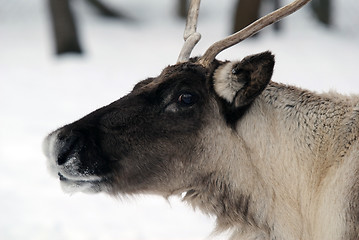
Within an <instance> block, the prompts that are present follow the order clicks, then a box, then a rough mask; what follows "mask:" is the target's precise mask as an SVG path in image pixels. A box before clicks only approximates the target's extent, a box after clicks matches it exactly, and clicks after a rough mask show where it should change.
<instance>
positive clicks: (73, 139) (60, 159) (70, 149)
mask: <svg viewBox="0 0 359 240" xmlns="http://www.w3.org/2000/svg"><path fill="white" fill-rule="evenodd" d="M58 140H59V142H60V144H59V145H60V149H59V153H58V155H57V164H58V165H63V164H65V163H66V162H67V161H68V160H69V159H71V157H74V156H75V154H76V153H78V152H79V151H80V149H81V137H80V136H79V134H76V133H73V132H71V133H69V134H68V135H65V134H64V135H59V137H58Z"/></svg>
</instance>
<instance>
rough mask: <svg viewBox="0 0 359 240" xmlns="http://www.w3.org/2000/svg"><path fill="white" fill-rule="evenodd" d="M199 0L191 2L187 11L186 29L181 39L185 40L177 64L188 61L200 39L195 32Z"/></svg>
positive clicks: (199, 35)
mask: <svg viewBox="0 0 359 240" xmlns="http://www.w3.org/2000/svg"><path fill="white" fill-rule="evenodd" d="M200 3H201V0H191V4H190V7H189V10H188V15H187V22H186V28H185V30H184V34H183V38H184V40H185V42H184V44H183V47H182V50H181V52H180V54H179V56H178V60H177V62H178V63H179V62H186V61H188V60H189V57H190V55H191V52H192V50H193V48H194V46H195V45H196V44H197V43H198V41H199V40H200V39H201V34H199V33H198V32H196V30H197V19H198V12H199V5H200Z"/></svg>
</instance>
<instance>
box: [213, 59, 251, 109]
mask: <svg viewBox="0 0 359 240" xmlns="http://www.w3.org/2000/svg"><path fill="white" fill-rule="evenodd" d="M237 63H238V62H228V63H225V64H223V65H222V66H220V67H218V68H217V69H216V71H215V72H214V75H213V87H214V90H215V91H216V93H217V94H218V95H219V96H220V97H222V98H224V99H225V100H227V101H228V102H229V103H232V102H233V100H234V97H235V96H236V93H237V92H238V90H239V89H241V88H242V87H243V86H244V84H245V83H244V82H240V81H238V77H236V76H235V75H234V74H233V72H232V70H233V66H234V65H235V64H237Z"/></svg>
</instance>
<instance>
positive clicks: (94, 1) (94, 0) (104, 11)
mask: <svg viewBox="0 0 359 240" xmlns="http://www.w3.org/2000/svg"><path fill="white" fill-rule="evenodd" d="M87 2H88V3H89V4H91V5H92V6H93V7H95V8H96V9H97V10H98V12H99V13H100V14H101V15H102V16H104V17H111V18H128V17H127V16H125V14H123V13H121V12H119V11H115V10H114V9H111V8H110V7H108V6H106V5H105V4H104V3H102V2H100V1H99V0H87Z"/></svg>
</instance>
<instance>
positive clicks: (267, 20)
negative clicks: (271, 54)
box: [189, 0, 310, 67]
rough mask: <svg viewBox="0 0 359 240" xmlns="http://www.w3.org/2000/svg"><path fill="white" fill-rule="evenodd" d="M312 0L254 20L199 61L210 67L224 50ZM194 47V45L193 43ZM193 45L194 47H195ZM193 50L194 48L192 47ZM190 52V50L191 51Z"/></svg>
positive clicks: (208, 50)
mask: <svg viewBox="0 0 359 240" xmlns="http://www.w3.org/2000/svg"><path fill="white" fill-rule="evenodd" d="M309 1H310V0H296V1H294V2H292V3H290V4H288V5H286V6H284V7H282V8H280V9H278V10H276V11H274V12H272V13H270V14H268V15H266V16H264V17H262V18H260V19H258V20H257V21H255V22H253V23H252V24H250V25H249V26H247V27H245V28H244V29H242V30H241V31H239V32H236V33H234V34H232V35H230V36H228V37H226V38H225V39H223V40H220V41H218V42H216V43H214V44H213V45H212V46H210V47H209V48H208V49H207V51H206V52H205V53H204V54H203V56H202V57H201V58H200V59H199V60H198V63H199V64H201V65H202V66H205V67H208V66H209V65H210V64H211V62H212V61H213V60H214V58H215V57H216V56H217V55H218V54H219V53H220V52H221V51H223V50H225V49H227V48H229V47H231V46H233V45H235V44H237V43H239V42H241V41H243V40H244V39H246V38H248V37H250V36H252V35H253V34H255V33H257V32H259V31H260V30H262V29H263V28H265V27H266V26H268V25H270V24H272V23H274V22H276V21H279V20H280V19H282V18H284V17H286V16H288V15H290V14H292V13H294V12H295V11H297V10H298V9H300V8H301V7H303V6H304V5H305V4H307V3H308V2H309ZM193 47H194V45H193ZM193 47H192V48H193ZM191 50H192V49H191ZM189 54H190V52H189Z"/></svg>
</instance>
